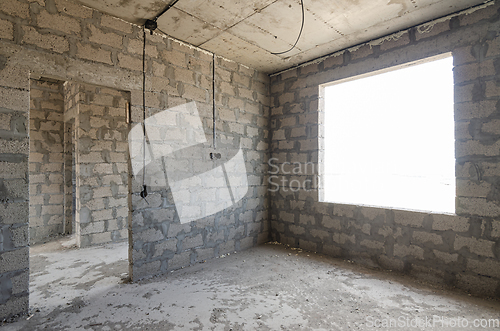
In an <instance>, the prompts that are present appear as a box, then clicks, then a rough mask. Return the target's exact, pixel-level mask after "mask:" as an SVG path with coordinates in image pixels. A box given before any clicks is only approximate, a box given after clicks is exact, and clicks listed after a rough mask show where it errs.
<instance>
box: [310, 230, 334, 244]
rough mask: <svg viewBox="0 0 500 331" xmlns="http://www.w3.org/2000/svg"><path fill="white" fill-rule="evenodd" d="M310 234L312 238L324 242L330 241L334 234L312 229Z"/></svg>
mask: <svg viewBox="0 0 500 331" xmlns="http://www.w3.org/2000/svg"><path fill="white" fill-rule="evenodd" d="M309 233H310V234H311V236H313V237H316V238H318V239H320V240H321V241H322V242H324V241H328V239H329V238H331V237H332V234H330V233H329V232H327V231H323V230H317V229H311V230H309Z"/></svg>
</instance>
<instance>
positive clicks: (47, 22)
mask: <svg viewBox="0 0 500 331" xmlns="http://www.w3.org/2000/svg"><path fill="white" fill-rule="evenodd" d="M54 22H57V24H54ZM37 24H38V26H39V27H41V28H47V29H52V30H58V31H61V32H63V33H65V34H79V33H80V30H81V28H80V22H79V21H78V20H76V19H74V18H71V17H69V16H65V15H59V14H54V15H52V14H49V13H48V12H47V11H45V10H42V11H40V14H39V15H38V17H37Z"/></svg>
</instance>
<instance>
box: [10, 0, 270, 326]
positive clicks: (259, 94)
mask: <svg viewBox="0 0 500 331" xmlns="http://www.w3.org/2000/svg"><path fill="white" fill-rule="evenodd" d="M54 22H57V24H54ZM142 44H143V40H142V29H141V28H140V27H138V26H134V25H131V24H128V23H125V22H123V21H121V20H119V19H115V18H112V17H110V16H107V15H104V14H101V13H99V12H97V11H94V10H91V9H88V8H85V7H82V6H79V5H75V4H74V3H71V2H66V1H64V0H55V1H48V0H47V1H46V2H45V1H37V2H30V1H28V0H5V1H1V2H0V114H2V116H4V118H5V119H6V120H5V121H2V123H9V125H5V126H4V128H1V129H0V134H1V136H0V138H1V139H0V144H1V145H2V148H1V152H0V153H1V154H0V158H1V159H0V162H2V164H1V166H2V180H3V186H2V189H1V190H0V192H3V193H1V194H2V200H1V201H2V204H1V205H0V226H1V229H2V230H1V231H2V233H3V236H2V238H3V239H2V246H1V248H0V293H1V294H0V318H7V317H9V316H12V315H13V314H16V313H22V312H26V311H27V309H28V273H29V259H28V255H29V250H28V235H27V233H28V192H29V190H28V185H29V182H28V177H27V176H28V153H29V142H28V134H27V132H28V131H27V130H28V116H27V115H28V111H29V77H30V74H31V75H32V76H33V77H45V78H51V79H57V80H61V81H71V82H75V83H84V84H91V85H96V86H102V87H108V88H112V89H115V90H119V91H127V92H130V95H131V104H132V124H137V123H139V122H140V121H141V119H142V109H141V108H142V107H141V106H142ZM211 59H212V56H211V55H209V54H207V53H205V52H203V51H201V50H199V49H196V48H193V47H190V46H187V45H184V44H181V43H179V42H177V41H174V40H172V39H170V38H166V37H162V36H160V35H158V34H153V35H152V36H150V35H149V33H148V34H147V47H146V61H147V66H146V89H147V94H146V106H147V108H148V109H152V111H154V109H156V110H160V109H164V108H166V107H170V106H171V105H177V104H179V103H184V102H187V101H191V100H195V101H197V102H198V103H199V104H200V107H201V108H203V105H205V107H207V105H208V107H209V108H208V109H205V110H204V112H203V117H206V118H211V117H210V116H211V94H210V91H211V90H212V83H211V79H208V78H211V75H210V72H209V71H208V70H209V69H210V65H211ZM217 61H218V62H217V69H216V74H217V83H216V88H217V90H218V91H217V95H216V99H217V100H218V103H219V105H220V108H221V109H220V111H219V117H220V119H221V121H225V122H224V124H220V123H219V124H218V125H222V127H221V130H223V131H224V132H228V133H229V132H230V133H231V134H234V135H235V136H237V137H238V139H239V140H240V142H242V146H243V149H244V154H245V160H246V168H247V171H248V173H249V177H248V178H249V183H250V186H251V189H250V190H249V192H248V193H247V195H246V196H245V198H244V199H243V200H242V201H241V203H240V204H239V205H236V206H233V208H231V209H228V210H226V211H225V212H221V213H220V214H218V215H216V216H214V218H213V220H204V221H203V222H191V223H188V224H183V225H180V224H179V222H178V220H177V219H176V216H175V215H174V212H173V208H172V206H171V205H170V204H169V203H168V193H166V192H167V191H168V190H167V189H166V190H163V191H161V192H153V191H151V192H150V196H149V197H148V198H149V199H150V200H149V203H150V205H149V207H145V206H144V205H143V201H142V199H137V195H138V192H140V186H141V185H140V183H138V182H137V181H136V180H134V181H133V182H132V186H131V188H132V192H133V195H134V197H135V198H133V199H135V200H133V199H132V202H130V200H129V203H131V207H130V209H131V210H133V211H134V215H133V216H134V221H133V223H132V224H129V230H131V232H129V240H130V242H129V243H130V247H131V254H129V259H130V263H131V275H130V276H131V277H132V279H133V280H137V279H140V278H142V277H147V276H152V275H157V274H159V273H162V272H165V271H166V270H169V269H172V268H176V267H182V266H186V265H189V264H190V263H193V262H195V261H199V260H201V258H203V259H209V258H210V257H213V256H216V255H217V254H223V253H224V252H229V251H233V250H238V249H244V248H247V247H250V246H252V245H255V244H257V243H258V242H262V241H267V230H268V229H267V217H266V216H267V214H266V210H267V205H266V201H267V199H266V187H265V185H264V184H265V177H264V176H265V174H264V173H265V171H266V170H265V169H264V168H263V167H262V164H265V162H266V160H267V159H266V157H267V153H268V152H267V145H266V141H267V139H268V136H267V135H268V131H267V123H268V114H269V100H268V86H269V78H268V77H267V76H266V75H264V74H262V73H259V72H257V71H254V70H251V69H248V68H246V67H244V66H242V65H239V64H236V63H233V62H230V61H223V60H221V59H217ZM226 115H227V117H228V118H227V119H226V118H224V116H226ZM148 116H149V115H148ZM209 122H211V121H209ZM206 129H207V131H210V128H206ZM246 138H248V139H246ZM254 172H255V173H254ZM129 199H130V198H129ZM158 201H160V202H158ZM153 206H155V207H153ZM66 210H67V209H66ZM139 215H141V216H142V219H143V221H139V218H140V217H141V216H139ZM141 222H142V223H141ZM107 232H109V231H107ZM170 240H172V241H175V243H176V244H175V247H172V246H171V241H170ZM151 247H154V251H153V249H152V248H151ZM186 252H187V253H186ZM188 257H189V258H188Z"/></svg>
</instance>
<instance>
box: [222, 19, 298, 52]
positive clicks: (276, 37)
mask: <svg viewBox="0 0 500 331" xmlns="http://www.w3.org/2000/svg"><path fill="white" fill-rule="evenodd" d="M246 23H247V24H249V25H251V26H253V27H254V28H257V29H258V30H261V31H263V32H265V33H267V34H268V35H270V36H272V37H275V39H278V40H281V41H283V42H284V43H286V44H288V45H289V46H292V44H289V43H288V41H286V40H283V39H281V38H278V36H276V35H274V34H273V33H271V32H269V31H267V30H265V29H263V28H261V27H260V26H257V25H255V24H253V23H251V22H246ZM228 33H229V32H228ZM234 36H236V35H234ZM236 37H238V36H236ZM238 38H240V39H242V40H245V41H246V42H248V43H249V44H252V45H253V43H252V42H250V41H249V40H246V39H245V38H242V37H238ZM255 46H257V45H255ZM259 47H260V46H259ZM260 48H261V47H260ZM296 48H297V49H299V50H300V52H299V54H300V53H301V52H302V50H301V49H300V48H298V47H296ZM262 49H264V48H262ZM264 50H265V51H266V52H268V53H270V54H272V52H270V51H268V50H266V49H264ZM272 55H274V54H272ZM279 58H282V57H279Z"/></svg>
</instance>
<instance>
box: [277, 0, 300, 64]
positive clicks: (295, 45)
mask: <svg viewBox="0 0 500 331" xmlns="http://www.w3.org/2000/svg"><path fill="white" fill-rule="evenodd" d="M300 5H301V7H302V24H301V25H300V32H299V36H298V37H297V40H296V41H295V44H293V46H292V47H291V48H290V49H289V50H286V51H284V52H278V53H273V52H271V54H273V55H280V54H285V53H288V52H290V51H291V50H292V49H294V48H295V46H297V43H298V42H299V39H300V36H301V35H302V30H303V29H304V17H305V14H304V0H300Z"/></svg>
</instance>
